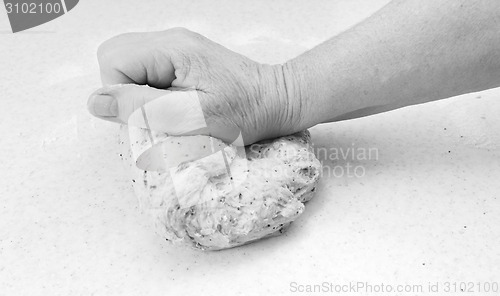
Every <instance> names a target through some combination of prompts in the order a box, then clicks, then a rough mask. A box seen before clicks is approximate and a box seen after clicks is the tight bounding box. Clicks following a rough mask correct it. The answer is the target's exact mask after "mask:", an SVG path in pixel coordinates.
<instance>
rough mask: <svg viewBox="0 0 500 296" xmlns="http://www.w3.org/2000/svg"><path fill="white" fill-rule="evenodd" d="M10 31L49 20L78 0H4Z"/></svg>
mask: <svg viewBox="0 0 500 296" xmlns="http://www.w3.org/2000/svg"><path fill="white" fill-rule="evenodd" d="M3 2H4V5H5V11H6V12H7V16H8V17H9V22H10V27H11V29H12V33H17V32H21V31H24V30H28V29H31V28H34V27H36V26H39V25H41V24H45V23H47V22H50V21H52V20H54V19H56V18H58V17H60V16H62V15H63V14H65V13H67V12H68V11H70V10H71V9H73V8H74V7H75V6H76V5H77V4H78V0H4V1H3Z"/></svg>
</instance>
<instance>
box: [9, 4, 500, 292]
mask: <svg viewBox="0 0 500 296" xmlns="http://www.w3.org/2000/svg"><path fill="white" fill-rule="evenodd" d="M386 2H387V1H372V0H365V1H361V0H358V1H347V0H337V1H327V0H324V1H320V2H314V1H305V0H303V1H284V0H283V1H264V0H262V1H246V2H243V1H229V0H227V1H162V0H155V1H131V0H127V1H113V2H112V1H97V0H93V1H91V0H85V1H80V3H79V4H78V5H77V6H76V7H75V8H74V9H73V10H72V11H70V12H69V13H68V14H67V15H64V16H62V17H60V18H58V19H56V20H54V21H52V22H50V23H47V24H45V25H42V26H40V27H37V28H34V29H31V30H28V31H27V32H25V33H17V34H11V33H9V32H8V31H9V30H10V27H9V25H8V21H7V17H6V14H5V11H4V8H3V6H2V8H0V31H1V32H0V40H1V41H0V44H1V47H0V81H1V82H0V83H1V92H0V96H1V97H0V99H1V100H0V102H1V104H2V106H1V108H0V135H1V146H0V165H1V166H0V167H1V169H0V170H1V175H0V176H1V178H0V188H1V189H0V203H1V204H0V295H305V294H306V293H299V292H294V290H295V288H297V287H298V285H315V284H316V285H319V284H322V283H323V282H326V283H332V284H339V285H345V284H349V283H357V282H367V284H371V285H379V287H380V285H381V284H384V285H394V286H396V285H398V284H403V285H404V284H410V285H422V286H423V291H424V292H426V290H427V286H428V282H432V283H435V282H439V289H440V291H441V292H443V289H444V286H445V285H446V283H445V282H447V281H448V282H451V283H455V282H457V283H459V282H461V281H463V282H473V283H475V285H476V286H475V288H474V289H475V290H474V291H476V293H467V294H468V295H472V294H474V295H478V294H482V293H477V291H478V288H477V283H478V282H479V283H485V282H492V281H496V282H500V182H499V180H500V153H499V149H500V135H499V130H500V118H499V114H500V91H499V90H498V89H497V90H490V91H487V92H482V93H475V94H469V95H465V96H462V97H460V98H454V99H450V100H444V101H441V102H437V103H432V104H427V105H423V106H415V107H411V108H405V109H402V110H397V111H393V112H389V113H385V114H382V115H377V116H372V117H368V118H363V119H358V120H352V121H346V122H341V123H335V124H326V125H321V126H317V127H314V128H313V129H312V130H311V132H312V135H313V140H314V142H315V144H316V146H317V147H319V148H321V147H322V148H323V149H329V151H333V150H332V149H337V151H340V150H342V151H344V153H346V152H347V151H348V149H349V148H350V149H351V150H349V151H352V149H357V151H359V149H366V150H368V149H370V148H371V149H372V150H371V151H372V155H371V159H367V160H363V159H359V157H357V158H356V159H354V160H353V159H352V158H349V157H342V156H341V155H340V156H339V158H341V159H333V160H330V159H325V157H324V156H321V158H322V160H323V161H324V165H325V167H326V168H327V169H328V168H336V170H335V171H334V172H335V175H333V174H330V175H328V174H325V176H324V178H323V179H322V181H321V183H320V185H319V187H318V190H317V194H316V196H315V197H314V199H313V200H312V201H311V202H309V203H308V204H307V207H306V211H305V213H304V214H303V215H302V216H301V217H300V218H299V219H298V220H297V221H295V222H294V223H293V224H292V227H291V228H290V229H289V231H288V232H287V233H286V234H285V235H283V236H281V237H277V238H273V239H268V240H265V241H261V242H258V243H254V244H251V245H247V246H244V247H239V248H235V249H231V250H226V251H220V252H208V253H205V252H201V251H194V250H189V249H183V248H179V247H174V246H172V245H169V244H168V243H167V242H166V241H165V240H164V239H162V238H160V237H158V236H156V235H155V234H154V232H153V230H152V228H150V226H149V224H148V222H147V219H146V216H145V214H144V213H141V211H140V209H139V208H138V205H137V200H136V197H135V196H134V193H133V190H132V187H131V180H130V178H129V174H128V170H127V169H126V166H125V165H124V164H122V163H121V160H120V157H119V155H118V153H119V146H118V126H116V125H114V124H112V123H108V122H103V121H100V120H98V119H95V118H92V117H91V116H90V115H89V114H88V113H87V111H86V100H87V97H88V95H89V94H90V93H91V92H92V91H94V90H95V89H97V88H98V87H99V86H100V78H99V71H98V65H97V60H96V56H95V53H96V49H97V47H98V45H99V44H100V43H101V42H103V41H104V40H106V39H108V38H110V37H112V36H114V35H116V34H119V33H123V32H130V31H152V30H162V29H167V28H170V27H174V26H184V27H187V28H189V29H191V30H193V31H197V32H199V33H201V34H203V35H206V36H207V37H209V38H211V39H213V40H215V41H217V42H219V43H221V44H223V45H224V46H227V47H229V48H230V49H232V50H234V51H237V52H240V53H242V54H244V55H247V56H249V57H250V58H253V59H255V60H257V61H260V62H265V63H282V62H285V61H286V60H288V59H289V58H292V57H294V56H296V55H298V54H300V53H301V52H303V51H305V50H307V49H308V48H311V47H313V46H314V45H316V44H318V43H319V42H321V41H322V40H324V39H326V38H328V37H330V36H332V35H335V34H337V33H339V32H341V31H343V30H345V29H346V28H348V27H349V26H351V25H353V24H355V23H357V22H358V21H360V20H362V19H363V18H365V17H367V16H368V15H370V14H371V13H373V12H374V11H375V10H377V9H378V8H380V7H382V6H383V5H384V4H385V3H386ZM338 75H342V73H338ZM373 151H377V155H374V154H373ZM330 155H331V154H330ZM328 158H330V157H328ZM347 166H351V169H352V168H353V167H358V166H359V167H361V168H362V169H361V168H359V167H358V169H357V173H358V175H359V174H361V173H363V172H364V174H363V176H353V175H352V174H351V175H350V176H348V175H346V174H344V175H343V176H339V175H340V173H341V169H346V168H347ZM345 173H346V172H345ZM481 285H482V284H481ZM302 288H305V286H302ZM362 292H364V290H360V291H359V292H357V293H356V292H353V293H351V295H363V294H364V293H362ZM320 294H321V293H320ZM326 294H330V295H334V294H345V295H348V294H349V293H335V292H332V293H330V292H328V293H326ZM379 294H383V293H379ZM414 294H418V295H420V294H419V293H401V294H400V295H414ZM424 294H426V293H424ZM427 294H428V293H427ZM439 294H441V293H439ZM452 294H453V293H446V295H452ZM394 295H396V294H394ZM435 295H438V294H436V293H435ZM460 295H462V294H460ZM484 295H493V294H492V293H484ZM496 295H498V294H496Z"/></svg>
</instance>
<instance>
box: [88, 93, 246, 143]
mask: <svg viewBox="0 0 500 296" xmlns="http://www.w3.org/2000/svg"><path fill="white" fill-rule="evenodd" d="M202 95H204V94H200V93H199V92H198V91H194V90H175V91H172V90H163V89H156V88H152V87H149V86H144V85H136V84H120V85H111V86H105V87H103V88H100V89H98V90H97V91H95V92H94V93H93V94H92V95H91V96H90V97H89V100H88V103H87V107H88V110H89V112H90V113H91V114H92V115H94V116H96V117H98V118H100V119H103V120H107V121H112V122H116V123H121V124H130V125H134V126H136V127H140V128H144V129H149V130H152V131H155V132H163V133H166V134H169V135H195V134H202V135H211V136H214V137H216V138H219V139H222V140H224V141H226V142H227V143H233V142H234V141H235V140H236V139H237V138H238V136H239V134H240V131H239V128H237V127H236V126H235V125H232V124H228V123H226V122H225V120H224V121H223V120H221V118H219V117H220V116H219V115H217V116H216V115H215V114H214V112H212V111H210V110H211V109H213V108H211V107H210V106H212V105H213V104H208V103H207V102H208V101H211V100H208V99H207V98H206V97H203V96H202Z"/></svg>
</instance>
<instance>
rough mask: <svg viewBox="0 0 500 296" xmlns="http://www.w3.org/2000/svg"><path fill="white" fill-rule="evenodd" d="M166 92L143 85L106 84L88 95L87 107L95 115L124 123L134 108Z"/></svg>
mask: <svg viewBox="0 0 500 296" xmlns="http://www.w3.org/2000/svg"><path fill="white" fill-rule="evenodd" d="M167 93H170V91H168V90H161V89H156V88H152V87H149V86H145V85H137V84H116V85H108V86H105V87H102V88H100V89H98V90H96V91H95V92H94V93H92V94H91V95H90V97H89V99H88V102H87V108H88V111H89V112H90V114H92V115H94V116H95V117H98V118H100V119H104V120H107V121H112V122H116V123H122V124H126V123H127V121H128V118H129V117H130V115H131V114H132V113H133V112H134V111H135V110H137V109H138V108H141V106H144V105H145V104H146V103H148V102H150V101H152V100H154V99H156V98H159V97H161V96H163V95H165V94H167Z"/></svg>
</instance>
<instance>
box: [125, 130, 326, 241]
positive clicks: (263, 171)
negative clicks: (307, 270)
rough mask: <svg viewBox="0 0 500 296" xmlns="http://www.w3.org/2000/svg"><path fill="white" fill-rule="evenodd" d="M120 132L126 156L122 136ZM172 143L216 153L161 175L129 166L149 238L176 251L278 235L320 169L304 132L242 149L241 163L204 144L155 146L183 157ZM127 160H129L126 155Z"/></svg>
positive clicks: (228, 148)
mask: <svg viewBox="0 0 500 296" xmlns="http://www.w3.org/2000/svg"><path fill="white" fill-rule="evenodd" d="M122 130H123V132H122V140H123V142H122V143H123V145H124V147H127V148H128V147H129V145H128V144H127V141H126V138H127V135H128V133H127V131H126V130H127V128H126V127H125V126H124V127H123V128H122ZM179 139H183V140H184V141H186V140H187V141H188V142H190V141H191V142H192V141H195V142H201V143H203V142H204V141H205V140H207V139H209V140H210V141H211V143H212V147H216V149H215V150H217V153H213V154H207V155H208V156H205V157H202V158H199V159H196V160H191V161H190V160H187V161H184V162H181V163H180V164H178V165H177V166H175V167H174V168H171V169H170V170H164V171H148V170H139V169H137V167H135V164H134V163H131V166H132V168H133V171H134V172H135V173H136V174H135V177H134V179H133V185H134V188H135V190H136V194H137V196H138V198H139V201H140V203H141V206H142V208H143V209H145V210H146V211H147V212H148V213H149V215H151V217H152V219H153V223H154V225H155V229H156V231H157V232H158V233H159V234H160V235H161V236H163V237H165V238H166V239H167V240H168V241H170V242H173V243H176V244H184V245H188V246H191V247H194V248H198V249H203V250H220V249H225V248H231V247H235V246H239V245H243V244H246V243H249V242H252V241H255V240H258V239H262V238H266V237H270V236H274V235H279V234H281V233H283V232H284V231H285V230H286V229H287V227H288V226H289V225H290V223H291V222H292V221H294V220H295V219H297V217H298V216H299V215H300V214H302V212H303V211H304V203H305V202H307V201H308V200H310V199H311V198H312V196H313V194H314V191H315V188H316V185H317V182H318V181H319V179H320V175H321V164H320V162H319V161H318V159H317V158H316V157H315V155H314V154H313V152H312V146H311V137H310V134H309V132H308V131H303V132H299V133H296V134H293V135H290V136H285V137H280V138H277V139H274V140H270V141H263V142H259V143H256V144H253V145H251V146H247V147H245V148H244V151H245V152H246V153H243V155H242V154H241V153H238V149H237V147H235V146H233V145H226V144H225V143H223V142H222V141H220V140H218V139H215V138H211V137H208V136H189V137H164V138H163V140H162V141H163V143H164V144H165V145H166V147H170V148H166V149H167V150H168V149H170V150H172V149H173V148H172V147H174V148H175V145H179V148H177V149H178V151H185V149H182V145H183V144H185V143H184V142H182V141H178V140H179ZM132 144H137V143H132ZM191 146H192V145H191ZM132 147H133V146H132ZM203 148H205V145H203ZM240 148H241V147H240ZM200 149H201V148H200ZM240 152H241V151H240ZM168 154H169V153H166V154H165V155H166V157H167V158H168ZM245 154H246V155H245ZM128 155H129V160H130V159H131V158H132V157H131V152H130V150H129V151H128ZM185 156H188V154H185ZM175 158H176V159H182V155H180V154H179V155H178V156H177V157H175Z"/></svg>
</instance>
